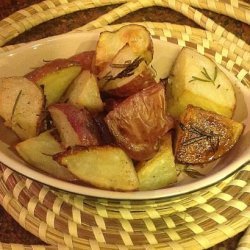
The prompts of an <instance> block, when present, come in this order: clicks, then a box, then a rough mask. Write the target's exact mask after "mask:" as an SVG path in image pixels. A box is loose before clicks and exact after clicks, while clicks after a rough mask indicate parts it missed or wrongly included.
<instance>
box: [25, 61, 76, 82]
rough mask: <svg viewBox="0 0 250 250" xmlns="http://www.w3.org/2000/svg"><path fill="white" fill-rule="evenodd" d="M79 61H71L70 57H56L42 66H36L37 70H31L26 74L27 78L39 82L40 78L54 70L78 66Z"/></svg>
mask: <svg viewBox="0 0 250 250" xmlns="http://www.w3.org/2000/svg"><path fill="white" fill-rule="evenodd" d="M77 65H79V63H78V62H77V61H76V62H74V61H71V60H69V59H62V58H59V59H55V60H53V61H51V62H48V63H46V64H44V65H43V66H41V67H38V68H36V69H35V70H33V71H31V72H29V73H28V74H26V75H25V77H26V78H27V79H29V80H30V81H32V82H35V83H36V82H38V81H39V80H40V79H42V78H43V77H45V76H46V75H48V74H51V73H53V72H56V71H58V70H61V69H64V68H68V67H72V66H77Z"/></svg>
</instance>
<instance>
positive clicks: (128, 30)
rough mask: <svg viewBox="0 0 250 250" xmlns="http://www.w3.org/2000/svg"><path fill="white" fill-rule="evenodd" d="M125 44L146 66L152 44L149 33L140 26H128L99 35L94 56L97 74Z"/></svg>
mask: <svg viewBox="0 0 250 250" xmlns="http://www.w3.org/2000/svg"><path fill="white" fill-rule="evenodd" d="M126 44H128V46H129V47H130V48H131V49H132V51H133V53H134V54H135V55H136V57H141V58H144V60H145V61H146V62H147V64H149V63H150V62H151V61H152V58H153V42H152V39H151V36H150V33H149V32H148V30H147V29H146V28H145V27H143V26H141V25H136V24H130V25H126V26H123V27H122V28H120V29H119V30H117V31H115V32H110V31H104V32H102V33H101V34H100V36H99V40H98V43H97V47H96V56H95V67H96V69H97V72H98V73H99V72H101V71H102V70H104V69H105V68H106V67H107V65H108V64H109V63H110V62H111V61H112V59H113V58H114V57H115V55H116V54H117V52H118V51H119V50H121V48H123V47H124V46H125V45H126Z"/></svg>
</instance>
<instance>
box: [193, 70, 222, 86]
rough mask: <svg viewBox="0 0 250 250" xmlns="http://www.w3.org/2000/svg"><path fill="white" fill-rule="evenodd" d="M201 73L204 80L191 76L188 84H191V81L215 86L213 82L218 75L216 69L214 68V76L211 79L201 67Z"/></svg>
mask: <svg viewBox="0 0 250 250" xmlns="http://www.w3.org/2000/svg"><path fill="white" fill-rule="evenodd" d="M201 73H202V74H203V75H204V77H205V78H200V77H197V76H192V79H191V80H190V81H189V82H193V81H202V82H211V83H213V84H214V85H215V80H216V78H217V75H218V69H217V67H216V66H215V68H214V75H213V77H211V76H210V75H209V74H208V72H207V70H206V68H205V67H203V70H202V71H201Z"/></svg>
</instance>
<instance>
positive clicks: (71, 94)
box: [64, 70, 103, 113]
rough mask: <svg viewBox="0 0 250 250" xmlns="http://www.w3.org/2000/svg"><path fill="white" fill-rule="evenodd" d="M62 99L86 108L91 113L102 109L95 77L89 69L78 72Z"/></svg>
mask: <svg viewBox="0 0 250 250" xmlns="http://www.w3.org/2000/svg"><path fill="white" fill-rule="evenodd" d="M64 99H65V100H67V102H68V103H70V104H72V105H74V106H76V107H78V108H86V109H87V110H88V111H90V112H91V113H98V112H101V111H102V110H103V102H102V99H101V97H100V92H99V88H98V85H97V81H96V77H95V75H94V74H92V73H91V72H90V71H89V70H83V71H82V72H81V73H80V75H79V76H78V77H77V78H76V79H75V80H74V82H73V83H72V84H71V86H70V87H69V89H68V90H67V93H66V95H65V97H64Z"/></svg>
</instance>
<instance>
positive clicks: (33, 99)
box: [0, 77, 44, 140]
mask: <svg viewBox="0 0 250 250" xmlns="http://www.w3.org/2000/svg"><path fill="white" fill-rule="evenodd" d="M43 109H44V95H43V92H42V90H41V89H40V88H39V87H38V86H37V85H35V84H34V83H33V82H31V81H29V80H28V79H26V78H24V77H8V78H2V79H0V116H1V117H2V118H3V119H4V120H5V125H6V126H8V127H10V128H11V129H12V130H13V131H14V132H15V133H16V134H17V135H18V136H19V137H20V138H21V139H23V140H25V139H28V138H31V137H33V136H36V135H37V134H38V133H39V131H40V127H41V122H42V120H43Z"/></svg>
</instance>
